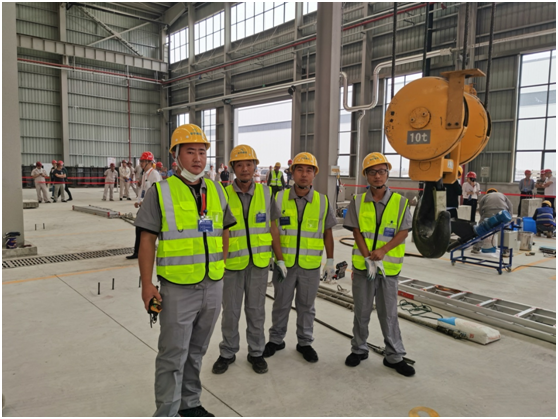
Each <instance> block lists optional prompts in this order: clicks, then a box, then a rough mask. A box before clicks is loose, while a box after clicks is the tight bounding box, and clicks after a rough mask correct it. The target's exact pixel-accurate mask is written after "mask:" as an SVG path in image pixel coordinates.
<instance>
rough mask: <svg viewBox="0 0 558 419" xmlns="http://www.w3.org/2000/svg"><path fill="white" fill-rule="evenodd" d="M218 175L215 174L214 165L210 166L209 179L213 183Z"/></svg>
mask: <svg viewBox="0 0 558 419" xmlns="http://www.w3.org/2000/svg"><path fill="white" fill-rule="evenodd" d="M219 173H221V171H219ZM216 175H217V173H215V168H214V167H213V165H211V166H209V171H208V172H207V178H208V179H211V180H212V181H215V176H216Z"/></svg>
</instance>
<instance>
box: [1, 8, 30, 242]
mask: <svg viewBox="0 0 558 419" xmlns="http://www.w3.org/2000/svg"><path fill="white" fill-rule="evenodd" d="M2 88H3V90H2V105H3V106H2V120H3V121H4V123H3V124H2V236H4V234H6V233H7V232H10V231H19V232H20V233H21V236H19V237H17V238H16V240H17V244H18V246H22V245H23V244H24V242H25V237H24V231H23V206H22V201H23V194H22V192H21V137H20V130H19V106H18V105H17V98H18V97H19V95H18V76H17V40H16V4H15V3H2ZM14 100H15V103H14Z"/></svg>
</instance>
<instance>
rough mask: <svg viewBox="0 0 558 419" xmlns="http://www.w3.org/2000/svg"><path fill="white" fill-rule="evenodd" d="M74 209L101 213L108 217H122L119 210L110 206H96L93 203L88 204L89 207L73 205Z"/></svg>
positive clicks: (88, 212) (95, 213) (96, 213)
mask: <svg viewBox="0 0 558 419" xmlns="http://www.w3.org/2000/svg"><path fill="white" fill-rule="evenodd" d="M72 210H74V211H79V212H85V213H87V214H93V215H99V216H101V217H106V218H120V212H118V211H114V210H111V209H109V208H101V207H96V206H93V205H88V206H87V207H80V206H77V205H72Z"/></svg>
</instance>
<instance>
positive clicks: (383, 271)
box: [374, 260, 386, 278]
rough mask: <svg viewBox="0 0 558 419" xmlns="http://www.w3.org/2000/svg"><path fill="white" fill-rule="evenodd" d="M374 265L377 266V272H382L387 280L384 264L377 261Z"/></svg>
mask: <svg viewBox="0 0 558 419" xmlns="http://www.w3.org/2000/svg"><path fill="white" fill-rule="evenodd" d="M374 263H375V264H376V272H377V271H380V273H381V274H382V276H383V277H384V278H385V277H386V271H385V269H384V262H382V261H381V260H377V261H375V262H374Z"/></svg>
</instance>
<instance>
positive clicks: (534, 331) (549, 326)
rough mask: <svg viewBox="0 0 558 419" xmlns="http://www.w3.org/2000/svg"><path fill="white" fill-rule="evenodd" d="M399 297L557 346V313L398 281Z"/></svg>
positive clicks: (454, 290) (440, 286)
mask: <svg viewBox="0 0 558 419" xmlns="http://www.w3.org/2000/svg"><path fill="white" fill-rule="evenodd" d="M398 281H399V291H398V295H399V296H401V297H404V298H409V299H411V300H417V301H420V302H423V303H426V304H431V305H433V306H436V307H440V308H443V309H446V310H448V311H451V312H455V313H458V314H461V315H463V316H466V317H469V318H472V319H475V320H479V321H481V322H483V323H488V324H491V325H494V326H498V327H502V328H504V329H508V330H512V331H514V332H517V333H521V334H524V335H527V336H531V337H534V338H537V339H542V340H545V341H547V342H552V343H554V344H556V312H555V311H551V310H545V309H542V308H538V307H533V306H529V305H525V304H520V303H515V302H513V301H506V300H501V299H499V298H493V297H488V296H485V295H480V294H475V293H472V292H468V291H461V290H457V289H453V288H448V287H444V286H442V285H435V284H431V283H429V282H424V281H419V280H418V279H410V278H403V277H400V278H399V280H398Z"/></svg>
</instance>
